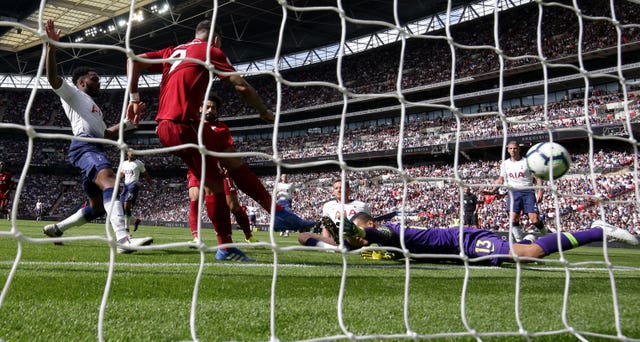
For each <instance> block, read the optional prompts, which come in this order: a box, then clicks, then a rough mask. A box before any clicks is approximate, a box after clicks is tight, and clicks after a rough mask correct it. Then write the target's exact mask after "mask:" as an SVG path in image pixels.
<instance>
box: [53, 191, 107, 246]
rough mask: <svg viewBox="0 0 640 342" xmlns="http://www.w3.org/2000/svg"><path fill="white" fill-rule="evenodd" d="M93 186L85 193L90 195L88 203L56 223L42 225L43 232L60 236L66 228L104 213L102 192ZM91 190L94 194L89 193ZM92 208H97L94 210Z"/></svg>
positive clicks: (83, 222) (91, 219)
mask: <svg viewBox="0 0 640 342" xmlns="http://www.w3.org/2000/svg"><path fill="white" fill-rule="evenodd" d="M92 184H93V183H92ZM94 187H95V188H94V190H88V191H87V194H88V195H89V196H90V197H89V203H88V205H86V206H83V207H82V208H80V209H79V210H78V211H76V212H75V213H73V214H72V215H71V216H69V217H67V218H65V219H64V220H62V221H60V222H58V223H55V224H48V225H46V226H44V228H43V229H42V230H43V232H44V234H45V235H47V236H49V237H60V236H62V234H63V233H64V232H65V231H66V230H67V229H69V228H73V227H77V226H81V225H83V224H85V223H87V222H91V221H93V220H95V219H97V218H98V217H100V216H102V215H104V209H103V206H102V192H101V191H100V189H99V188H98V187H96V186H95V185H94ZM85 189H86V187H85ZM91 192H93V193H94V195H90V194H89V193H91ZM96 203H97V206H96ZM94 208H98V209H97V210H96V209H94Z"/></svg>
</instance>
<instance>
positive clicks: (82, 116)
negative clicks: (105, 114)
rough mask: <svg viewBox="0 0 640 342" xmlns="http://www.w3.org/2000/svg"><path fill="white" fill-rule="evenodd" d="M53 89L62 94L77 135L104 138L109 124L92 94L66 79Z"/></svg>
mask: <svg viewBox="0 0 640 342" xmlns="http://www.w3.org/2000/svg"><path fill="white" fill-rule="evenodd" d="M53 91H54V92H55V93H56V94H57V95H58V96H60V100H61V101H62V108H63V109H64V112H65V114H66V115H67V118H69V122H70V123H71V131H72V132H73V135H74V136H76V137H92V138H104V131H105V130H106V129H107V125H106V124H105V123H104V120H103V118H102V110H100V107H98V105H97V104H96V103H95V101H93V99H92V98H91V96H89V95H88V94H86V93H84V92H83V91H81V90H80V89H78V88H76V87H74V86H72V85H70V84H69V83H67V82H66V81H63V82H62V85H61V86H60V88H58V89H53Z"/></svg>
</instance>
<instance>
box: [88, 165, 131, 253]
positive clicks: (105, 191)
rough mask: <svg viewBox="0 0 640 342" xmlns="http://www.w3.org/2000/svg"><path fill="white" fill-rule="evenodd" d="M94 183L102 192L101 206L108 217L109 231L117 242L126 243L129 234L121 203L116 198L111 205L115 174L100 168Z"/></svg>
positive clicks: (111, 170)
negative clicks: (113, 234)
mask: <svg viewBox="0 0 640 342" xmlns="http://www.w3.org/2000/svg"><path fill="white" fill-rule="evenodd" d="M94 182H95V183H96V185H97V186H98V187H99V188H100V189H101V190H102V204H103V206H104V210H105V212H106V213H107V215H109V216H110V222H111V229H113V232H114V233H115V235H116V240H117V241H118V242H124V241H127V240H128V239H129V232H128V229H127V226H126V224H125V219H124V208H123V206H122V202H120V200H119V199H118V198H117V197H116V199H115V200H114V201H113V203H112V200H111V198H112V197H113V191H114V186H115V183H116V174H115V173H114V172H113V169H112V168H111V167H107V168H102V169H100V170H99V171H98V173H97V174H96V177H95V181H94Z"/></svg>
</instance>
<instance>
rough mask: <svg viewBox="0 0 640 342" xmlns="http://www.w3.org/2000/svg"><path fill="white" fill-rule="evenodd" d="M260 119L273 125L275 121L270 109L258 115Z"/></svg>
mask: <svg viewBox="0 0 640 342" xmlns="http://www.w3.org/2000/svg"><path fill="white" fill-rule="evenodd" d="M260 119H262V120H264V121H266V122H268V123H274V122H275V121H276V117H275V116H274V115H273V111H272V110H271V109H267V110H266V111H264V112H262V113H260Z"/></svg>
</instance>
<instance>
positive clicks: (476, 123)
mask: <svg viewBox="0 0 640 342" xmlns="http://www.w3.org/2000/svg"><path fill="white" fill-rule="evenodd" d="M628 94H629V96H630V97H629V98H628V100H629V101H628V107H629V113H633V114H634V116H632V117H631V120H632V121H633V122H635V121H636V120H638V116H636V115H635V113H638V112H639V111H640V101H637V99H636V97H638V96H637V94H638V92H636V91H633V92H629V93H628ZM623 100H624V99H623V98H622V94H619V93H612V94H603V93H601V92H598V93H597V95H594V96H590V97H589V98H588V99H587V107H586V108H587V111H588V112H587V114H586V115H585V101H584V100H583V99H574V100H568V99H567V100H562V101H559V102H551V103H549V104H548V106H547V109H546V111H545V110H544V108H543V106H540V105H534V106H527V107H519V108H510V109H507V110H505V111H504V118H505V119H504V120H505V121H504V123H503V121H502V120H501V119H500V116H498V113H495V112H492V113H480V114H481V115H477V114H478V113H476V114H474V115H464V116H462V118H461V119H460V127H458V121H457V120H456V119H455V117H449V118H444V119H439V120H426V119H416V120H413V121H412V122H411V123H410V124H407V125H405V126H404V131H403V133H404V136H403V137H402V142H400V137H399V131H400V126H399V125H398V124H388V125H378V126H374V125H368V126H366V125H362V127H360V128H355V129H350V130H347V131H346V132H345V133H346V134H345V135H344V136H345V139H344V141H343V145H342V151H341V152H342V153H344V154H350V153H366V152H371V151H389V150H396V149H397V148H398V146H403V148H413V147H425V146H441V148H440V150H446V147H447V146H448V145H449V144H452V143H455V140H456V139H457V138H459V140H460V141H469V140H478V139H487V138H495V137H502V136H503V132H504V127H506V130H507V134H508V135H509V136H512V137H515V136H519V135H524V134H532V133H538V132H548V130H556V129H562V128H575V127H583V128H586V127H587V125H586V120H587V119H588V120H589V124H590V125H591V126H592V127H594V126H610V127H618V128H619V129H620V130H622V131H624V132H626V129H625V128H624V127H625V125H626V120H627V119H626V116H620V115H618V116H615V115H613V114H612V113H613V112H612V111H607V110H606V105H607V104H615V103H620V102H621V101H623ZM458 129H459V131H458ZM625 135H628V133H626V134H625ZM338 138H339V133H338V132H337V131H334V132H328V133H317V134H314V133H308V134H306V135H304V136H298V137H287V138H280V139H278V142H277V148H278V153H279V156H280V158H282V159H285V160H290V159H301V158H316V157H322V156H332V155H337V154H338V152H339V151H338ZM0 140H2V141H3V144H4V145H6V146H15V147H18V146H21V147H22V148H12V149H5V150H4V151H2V152H3V158H4V160H5V161H7V162H10V163H20V162H23V161H24V157H25V155H24V153H23V152H22V151H24V150H26V147H27V139H26V137H20V138H17V137H15V136H14V137H12V136H5V137H2V138H0ZM67 144H68V143H67V141H66V140H53V139H47V140H45V139H37V140H36V141H35V144H34V158H32V161H33V163H36V165H51V164H54V163H56V162H57V161H61V160H64V155H65V153H66V152H65V151H66V148H67ZM272 146H273V145H272V142H271V140H265V139H252V140H241V141H236V147H237V149H238V151H246V152H249V151H253V152H262V153H266V154H268V155H273V149H272ZM130 147H131V148H133V149H149V148H150V147H157V148H159V147H161V146H159V145H158V146H136V145H131V146H130ZM119 152H120V150H118V149H116V148H111V149H110V150H108V154H109V157H110V159H111V160H114V161H115V160H120V154H119ZM246 160H247V161H249V162H252V161H263V160H264V159H263V158H262V157H257V156H252V157H247V158H246ZM145 163H147V165H149V166H150V167H152V168H162V167H167V166H170V165H176V164H178V160H177V158H176V157H175V156H173V155H171V154H169V153H158V154H151V155H148V156H145Z"/></svg>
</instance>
